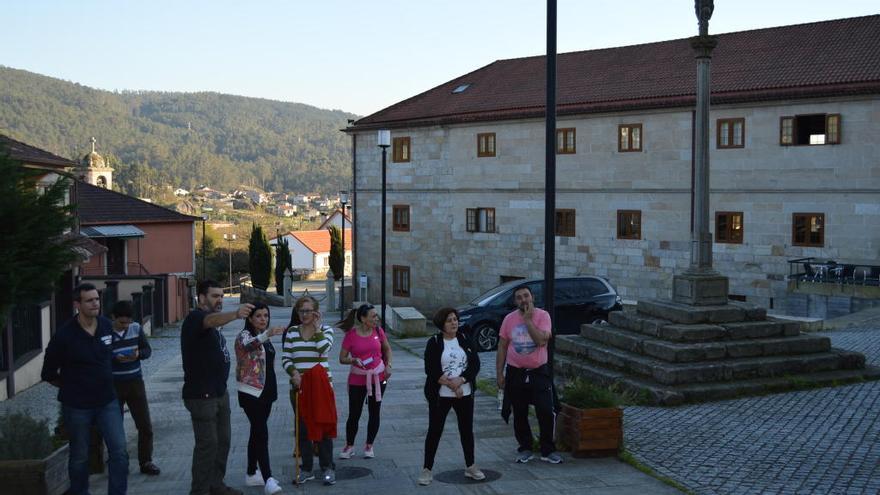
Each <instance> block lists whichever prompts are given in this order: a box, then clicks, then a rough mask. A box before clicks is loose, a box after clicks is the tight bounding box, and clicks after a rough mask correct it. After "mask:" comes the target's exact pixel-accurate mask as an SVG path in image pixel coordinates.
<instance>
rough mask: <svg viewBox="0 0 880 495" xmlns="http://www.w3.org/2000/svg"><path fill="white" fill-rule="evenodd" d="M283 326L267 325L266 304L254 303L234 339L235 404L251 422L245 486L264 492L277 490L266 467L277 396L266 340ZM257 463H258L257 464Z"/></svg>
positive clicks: (272, 351)
mask: <svg viewBox="0 0 880 495" xmlns="http://www.w3.org/2000/svg"><path fill="white" fill-rule="evenodd" d="M283 332H284V327H275V328H272V329H270V328H269V307H268V306H266V305H265V304H263V303H256V304H254V309H253V311H251V315H250V316H248V318H247V319H246V320H245V323H244V330H242V331H241V332H240V333H239V334H238V337H236V339H235V358H236V365H235V379H236V381H237V382H238V404H239V405H240V406H241V408H242V409H244V413H245V414H246V415H247V418H248V421H249V422H250V424H251V433H250V438H249V439H248V450H247V473H246V476H245V484H246V485H247V486H264V485H265V491H266V493H267V494H274V493H279V492H280V491H281V486H280V485H279V484H278V480H276V479H275V478H273V477H272V468H270V467H269V427H268V421H269V413H270V412H271V411H272V403H273V402H275V400H276V399H277V398H278V384H277V383H276V381H275V347H274V346H273V345H272V342H271V341H270V340H269V338H270V337H272V336H274V335H281V334H282V333H283ZM258 465H259V467H258Z"/></svg>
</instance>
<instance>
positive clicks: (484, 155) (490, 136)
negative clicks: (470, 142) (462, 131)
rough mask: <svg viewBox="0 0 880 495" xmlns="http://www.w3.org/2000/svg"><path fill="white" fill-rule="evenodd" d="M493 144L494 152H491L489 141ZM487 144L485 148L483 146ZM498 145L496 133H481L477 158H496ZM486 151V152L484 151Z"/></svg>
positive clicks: (478, 136)
mask: <svg viewBox="0 0 880 495" xmlns="http://www.w3.org/2000/svg"><path fill="white" fill-rule="evenodd" d="M490 139H491V142H492V150H491V151H489V140H490ZM484 142H485V146H483V144H484ZM497 144H498V141H497V138H496V137H495V133H494V132H481V133H478V134H477V158H487V157H493V156H495V151H496V149H497V148H496V145H497ZM482 150H485V151H482Z"/></svg>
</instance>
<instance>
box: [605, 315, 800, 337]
mask: <svg viewBox="0 0 880 495" xmlns="http://www.w3.org/2000/svg"><path fill="white" fill-rule="evenodd" d="M608 321H609V323H611V325H614V326H616V327H619V328H622V329H625V330H630V331H633V332H638V333H641V334H643V335H647V336H649V337H656V338H659V339H663V340H669V341H673V342H716V341H719V340H742V339H762V338H770V337H789V336H795V335H798V334H800V324H799V323H798V322H794V321H776V320H764V321H760V320H743V321H736V322H723V323H696V324H681V323H675V322H673V321H670V320H663V319H658V318H655V317H650V316H645V315H641V314H638V313H632V312H625V311H614V312H612V313H610V314H609V315H608Z"/></svg>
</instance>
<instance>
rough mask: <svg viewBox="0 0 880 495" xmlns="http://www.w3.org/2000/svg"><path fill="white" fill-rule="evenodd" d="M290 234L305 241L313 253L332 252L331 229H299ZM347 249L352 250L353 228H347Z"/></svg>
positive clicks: (300, 240) (304, 243)
mask: <svg viewBox="0 0 880 495" xmlns="http://www.w3.org/2000/svg"><path fill="white" fill-rule="evenodd" d="M290 235H292V236H293V237H295V238H296V239H298V240H299V242H301V243H303V245H304V246H305V247H306V248H307V249H309V250H310V251H311V252H313V253H329V252H330V231H329V230H327V229H321V230H297V231H294V232H291V233H290ZM345 250H346V251H351V229H345Z"/></svg>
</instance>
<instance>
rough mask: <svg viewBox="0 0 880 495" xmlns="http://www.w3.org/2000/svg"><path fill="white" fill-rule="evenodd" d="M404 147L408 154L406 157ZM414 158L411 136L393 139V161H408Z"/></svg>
mask: <svg viewBox="0 0 880 495" xmlns="http://www.w3.org/2000/svg"><path fill="white" fill-rule="evenodd" d="M404 147H405V148H406V156H405V157H404V156H403V155H404ZM411 160H412V139H411V138H410V137H409V136H400V137H396V138H393V139H391V162H392V163H407V162H409V161H411Z"/></svg>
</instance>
